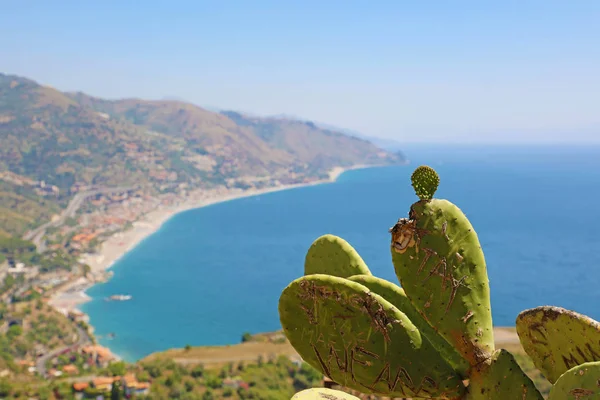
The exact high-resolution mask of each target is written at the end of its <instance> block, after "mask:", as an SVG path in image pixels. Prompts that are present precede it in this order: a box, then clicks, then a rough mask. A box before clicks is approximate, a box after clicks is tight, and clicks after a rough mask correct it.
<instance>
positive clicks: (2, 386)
mask: <svg viewBox="0 0 600 400" xmlns="http://www.w3.org/2000/svg"><path fill="white" fill-rule="evenodd" d="M11 391H12V385H11V384H10V383H9V382H8V381H7V380H4V379H3V380H1V381H0V397H8V396H9V395H10V392H11Z"/></svg>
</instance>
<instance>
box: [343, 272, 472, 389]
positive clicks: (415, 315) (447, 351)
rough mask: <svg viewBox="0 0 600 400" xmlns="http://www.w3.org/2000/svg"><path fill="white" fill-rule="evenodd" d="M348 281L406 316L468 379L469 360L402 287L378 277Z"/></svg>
mask: <svg viewBox="0 0 600 400" xmlns="http://www.w3.org/2000/svg"><path fill="white" fill-rule="evenodd" d="M348 279H349V280H351V281H353V282H357V283H360V284H361V285H363V286H366V287H367V288H368V289H369V290H371V291H372V292H373V293H377V294H378V295H380V296H381V297H383V298H384V299H386V300H387V301H389V302H390V303H392V304H393V305H394V306H396V308H398V309H399V310H400V311H402V312H403V313H404V314H406V316H407V317H408V318H409V319H410V320H411V322H412V323H413V324H415V326H416V327H417V328H418V329H419V331H420V332H421V334H422V335H423V336H425V337H426V338H427V339H428V340H429V341H430V342H431V344H432V345H433V347H435V348H436V349H437V350H438V351H439V352H440V354H441V355H442V357H444V358H445V359H446V360H448V363H450V365H451V366H452V368H454V369H455V370H456V372H457V373H458V374H459V375H460V376H461V377H466V375H467V371H468V369H469V363H468V362H467V360H465V359H464V358H462V357H461V356H460V354H458V352H457V351H456V349H455V348H454V347H452V345H451V344H450V343H448V342H447V341H446V340H445V339H444V338H443V337H441V336H440V335H439V334H438V333H437V332H436V331H435V329H433V327H432V326H431V325H429V324H428V323H427V321H425V320H424V319H423V317H422V316H421V314H419V312H418V311H417V309H416V308H415V306H413V304H412V303H411V302H410V300H409V299H408V297H407V296H406V293H404V290H403V289H402V288H401V287H399V286H398V285H394V284H393V283H392V282H388V281H386V280H385V279H381V278H377V277H376V276H368V275H355V276H351V277H350V278H348Z"/></svg>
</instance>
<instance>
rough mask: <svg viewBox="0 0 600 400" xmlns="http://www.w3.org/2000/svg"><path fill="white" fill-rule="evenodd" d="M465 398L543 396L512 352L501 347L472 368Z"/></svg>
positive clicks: (529, 399) (519, 399)
mask: <svg viewBox="0 0 600 400" xmlns="http://www.w3.org/2000/svg"><path fill="white" fill-rule="evenodd" d="M467 399H468V400H490V399H498V400H500V399H506V400H512V399H514V400H543V397H542V395H541V394H540V392H539V391H538V390H537V388H536V387H535V385H534V384H533V382H532V381H531V379H529V377H528V376H527V375H525V373H524V372H523V371H522V370H521V368H520V367H519V364H517V362H516V361H515V359H514V357H513V356H512V354H510V353H509V352H508V351H506V350H504V349H501V350H498V351H496V352H495V353H494V354H493V356H492V358H491V359H489V360H487V361H485V362H484V364H483V365H482V366H480V367H479V368H475V369H473V372H472V374H471V377H470V380H469V395H468V396H467Z"/></svg>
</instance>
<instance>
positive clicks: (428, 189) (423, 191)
mask: <svg viewBox="0 0 600 400" xmlns="http://www.w3.org/2000/svg"><path fill="white" fill-rule="evenodd" d="M410 180H411V182H412V186H413V188H414V189H415V193H416V194H417V196H419V198H420V199H421V200H431V199H432V198H433V196H434V195H435V191H436V190H437V188H438V185H439V184H440V177H439V176H438V174H437V172H435V170H434V169H433V168H431V167H428V166H426V165H422V166H420V167H418V168H417V169H415V171H414V172H413V174H412V176H411V177H410Z"/></svg>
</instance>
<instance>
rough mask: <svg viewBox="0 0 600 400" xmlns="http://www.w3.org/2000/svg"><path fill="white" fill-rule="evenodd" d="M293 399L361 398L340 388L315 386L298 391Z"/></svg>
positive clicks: (337, 399)
mask: <svg viewBox="0 0 600 400" xmlns="http://www.w3.org/2000/svg"><path fill="white" fill-rule="evenodd" d="M292 400H359V398H358V397H356V396H352V395H351V394H348V393H344V392H341V391H339V390H333V389H327V388H314V389H305V390H303V391H301V392H298V393H296V394H295V395H294V397H292Z"/></svg>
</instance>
